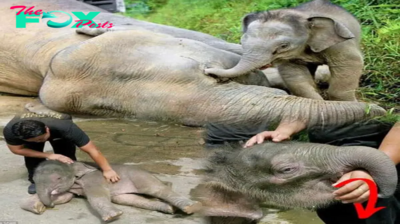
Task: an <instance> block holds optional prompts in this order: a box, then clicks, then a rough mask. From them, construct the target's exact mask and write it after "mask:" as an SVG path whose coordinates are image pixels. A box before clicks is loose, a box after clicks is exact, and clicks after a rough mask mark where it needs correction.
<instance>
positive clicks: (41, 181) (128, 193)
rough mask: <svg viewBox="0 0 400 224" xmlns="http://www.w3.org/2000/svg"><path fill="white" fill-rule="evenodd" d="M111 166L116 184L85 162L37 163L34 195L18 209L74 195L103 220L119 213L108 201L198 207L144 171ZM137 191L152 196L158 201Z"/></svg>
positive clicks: (40, 207)
mask: <svg viewBox="0 0 400 224" xmlns="http://www.w3.org/2000/svg"><path fill="white" fill-rule="evenodd" d="M112 168H113V169H114V170H115V171H116V172H117V173H118V174H119V176H120V177H121V180H120V181H118V182H117V183H107V181H106V180H105V179H104V178H103V175H102V173H101V171H100V170H98V169H96V168H94V167H91V166H89V165H88V164H85V163H81V162H74V163H73V164H64V163H62V162H59V161H45V162H43V163H41V164H40V165H39V166H38V168H37V169H36V171H35V174H34V177H33V179H34V181H35V183H36V191H37V195H33V196H31V197H30V198H29V199H27V200H25V201H23V202H22V204H21V208H22V209H24V210H27V211H30V212H33V213H36V214H42V213H43V212H44V211H45V209H46V207H54V205H57V204H63V203H67V202H68V201H70V200H71V199H72V198H73V195H74V194H76V195H82V196H85V197H86V198H87V199H88V201H89V204H90V205H91V206H92V208H93V209H94V210H95V211H97V212H98V213H99V214H100V216H101V218H102V219H103V220H104V221H111V220H114V219H116V218H118V217H119V216H120V215H122V211H120V210H119V209H117V208H116V207H114V205H113V204H112V203H111V202H113V203H116V204H120V205H129V206H134V207H139V208H144V209H149V210H155V211H161V212H165V213H174V207H177V208H179V209H181V210H182V211H184V212H185V213H187V214H191V213H193V212H196V211H197V210H198V209H200V208H201V203H200V202H196V201H192V200H190V199H188V198H186V197H184V196H182V195H179V194H177V193H175V192H173V191H172V189H171V188H170V187H169V186H166V185H165V184H163V183H162V182H161V181H160V180H159V179H157V178H156V177H154V176H153V175H151V174H150V173H148V172H146V171H144V170H140V169H138V168H135V167H132V166H127V165H112ZM137 194H144V195H149V196H153V197H156V198H159V199H162V201H161V200H157V201H155V200H150V199H147V198H144V197H142V196H139V195H137Z"/></svg>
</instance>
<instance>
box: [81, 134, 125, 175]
mask: <svg viewBox="0 0 400 224" xmlns="http://www.w3.org/2000/svg"><path fill="white" fill-rule="evenodd" d="M80 149H82V151H84V152H86V153H87V154H89V156H90V157H91V158H92V159H93V161H95V162H96V163H97V165H99V166H100V168H101V169H102V170H103V176H104V177H105V178H106V179H107V181H111V182H113V183H115V182H118V181H119V180H120V177H119V176H118V174H117V173H116V172H115V171H114V170H113V169H112V168H111V166H110V164H109V163H108V161H107V159H106V158H105V157H104V156H103V154H102V153H101V152H100V151H99V150H98V149H97V147H96V146H95V145H94V144H93V142H92V141H89V143H87V144H86V145H84V146H82V147H80Z"/></svg>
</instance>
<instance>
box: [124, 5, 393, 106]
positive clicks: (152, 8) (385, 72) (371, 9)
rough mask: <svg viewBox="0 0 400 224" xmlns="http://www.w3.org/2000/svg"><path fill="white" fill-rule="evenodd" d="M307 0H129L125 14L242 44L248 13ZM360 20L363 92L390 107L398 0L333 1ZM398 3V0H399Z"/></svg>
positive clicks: (371, 98)
mask: <svg viewBox="0 0 400 224" xmlns="http://www.w3.org/2000/svg"><path fill="white" fill-rule="evenodd" d="M303 2H306V1H305V0H257V1H254V0H126V5H127V6H128V10H127V13H125V15H126V16H131V17H134V18H137V19H141V20H146V21H150V22H154V23H160V24H165V25H171V26H176V27H181V28H185V29H190V30H196V31H200V32H203V33H208V34H211V35H214V36H216V37H219V38H222V39H224V40H227V41H230V42H234V43H238V42H239V39H240V36H241V18H242V17H243V16H244V15H246V14H247V13H250V12H255V11H265V10H268V9H278V8H283V7H290V6H296V5H298V4H299V3H303ZM332 2H333V3H336V4H339V5H341V6H342V7H344V8H345V9H347V10H348V11H349V12H351V13H352V14H353V15H355V16H356V17H357V18H358V19H359V20H360V22H361V24H362V29H363V37H362V38H363V39H362V49H363V53H364V58H365V70H364V74H363V76H362V79H361V83H360V86H361V87H360V89H359V97H360V98H361V99H363V100H365V101H372V102H377V103H379V104H380V105H381V106H383V107H385V108H386V109H391V108H396V110H395V111H392V113H398V112H399V109H400V108H399V104H400V5H399V4H398V0H332ZM396 2H397V3H396Z"/></svg>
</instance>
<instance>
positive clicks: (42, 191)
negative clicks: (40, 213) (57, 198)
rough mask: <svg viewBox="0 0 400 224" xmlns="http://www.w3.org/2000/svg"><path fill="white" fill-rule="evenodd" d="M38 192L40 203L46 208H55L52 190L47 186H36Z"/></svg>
mask: <svg viewBox="0 0 400 224" xmlns="http://www.w3.org/2000/svg"><path fill="white" fill-rule="evenodd" d="M36 191H37V195H38V196H39V199H40V201H41V202H42V203H43V204H44V205H45V206H46V207H50V208H53V207H54V203H53V201H52V200H51V190H50V189H47V188H46V187H45V186H40V185H39V186H38V185H37V184H36Z"/></svg>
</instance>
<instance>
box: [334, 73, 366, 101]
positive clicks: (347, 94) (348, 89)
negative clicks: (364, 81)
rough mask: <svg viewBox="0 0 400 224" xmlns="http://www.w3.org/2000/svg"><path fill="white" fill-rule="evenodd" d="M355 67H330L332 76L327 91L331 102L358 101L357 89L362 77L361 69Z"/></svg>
mask: <svg viewBox="0 0 400 224" xmlns="http://www.w3.org/2000/svg"><path fill="white" fill-rule="evenodd" d="M354 66H355V65H354ZM354 66H349V67H329V69H330V71H331V74H332V77H331V79H330V81H329V88H328V91H327V93H328V96H329V100H336V101H357V99H356V89H357V88H358V82H359V79H360V77H361V72H360V71H361V68H354Z"/></svg>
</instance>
